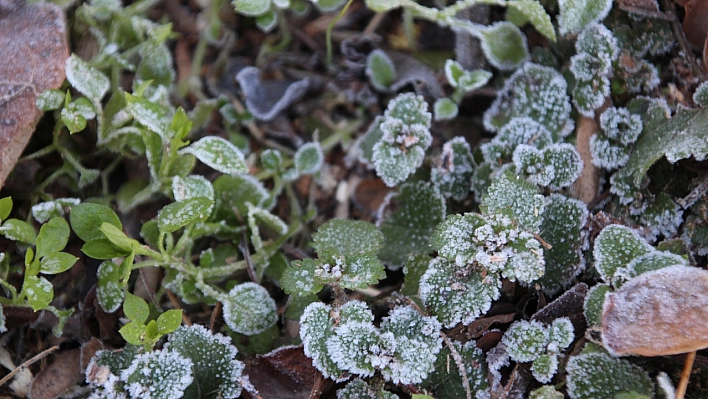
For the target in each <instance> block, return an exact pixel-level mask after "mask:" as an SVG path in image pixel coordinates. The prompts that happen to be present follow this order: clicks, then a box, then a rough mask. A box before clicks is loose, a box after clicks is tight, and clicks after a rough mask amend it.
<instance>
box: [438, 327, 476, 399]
mask: <svg viewBox="0 0 708 399" xmlns="http://www.w3.org/2000/svg"><path fill="white" fill-rule="evenodd" d="M440 336H441V337H442V339H443V341H445V345H447V347H448V348H450V353H451V354H452V358H453V359H455V364H456V365H457V371H459V372H460V377H462V385H463V386H464V387H465V396H466V397H467V399H472V390H471V389H470V380H469V379H467V368H465V362H464V361H463V360H462V356H460V353H459V352H458V351H457V349H456V348H455V345H454V344H453V343H452V341H451V340H450V338H449V337H448V336H447V335H445V333H444V332H442V331H440Z"/></svg>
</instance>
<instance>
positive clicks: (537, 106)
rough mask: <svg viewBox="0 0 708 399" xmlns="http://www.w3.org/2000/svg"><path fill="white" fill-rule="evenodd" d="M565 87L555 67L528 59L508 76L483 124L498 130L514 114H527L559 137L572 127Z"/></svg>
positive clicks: (568, 99) (514, 115) (524, 115)
mask: <svg viewBox="0 0 708 399" xmlns="http://www.w3.org/2000/svg"><path fill="white" fill-rule="evenodd" d="M566 91H567V83H566V81H565V79H564V78H563V76H562V75H561V74H560V73H559V72H558V71H556V70H555V69H554V68H550V67H544V66H541V65H537V64H533V63H526V64H524V66H522V67H521V68H519V69H518V70H517V71H516V72H514V74H513V75H511V77H509V79H507V81H506V83H505V84H504V88H503V89H502V90H501V91H500V92H499V93H498V94H497V98H496V99H495V100H494V102H493V103H492V106H491V107H490V108H489V109H488V110H487V111H486V112H485V113H484V127H485V128H486V129H487V130H490V131H493V132H496V131H499V129H501V128H502V127H503V126H504V125H506V124H507V123H509V122H510V121H511V120H512V119H513V118H519V117H528V118H530V119H532V120H534V121H536V122H537V123H539V124H540V125H542V126H543V127H544V128H546V130H548V131H549V132H551V134H552V136H553V141H558V140H560V139H561V138H564V137H566V136H567V135H568V134H570V132H572V130H573V122H572V120H571V119H570V110H571V105H570V98H569V97H568V95H567V94H566Z"/></svg>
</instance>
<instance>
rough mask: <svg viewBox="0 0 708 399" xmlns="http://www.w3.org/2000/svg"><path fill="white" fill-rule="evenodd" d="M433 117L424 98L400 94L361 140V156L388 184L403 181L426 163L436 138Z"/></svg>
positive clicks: (392, 184)
mask: <svg viewBox="0 0 708 399" xmlns="http://www.w3.org/2000/svg"><path fill="white" fill-rule="evenodd" d="M431 118H432V117H431V115H430V112H428V104H427V103H426V102H425V100H424V99H423V97H421V96H417V95H415V94H412V93H404V94H399V95H398V96H397V97H395V98H394V99H393V100H391V101H390V102H389V104H388V108H387V109H386V112H385V113H384V115H383V117H377V118H376V119H375V120H374V123H373V124H372V125H371V127H370V128H369V130H368V132H367V133H366V136H364V137H363V138H362V140H361V141H360V142H359V149H360V152H361V154H360V155H361V159H362V160H363V161H365V162H367V163H370V164H372V165H373V166H374V168H375V169H376V174H378V175H379V177H381V179H382V180H383V181H384V183H386V185H388V186H391V187H392V186H395V185H396V184H398V183H401V182H403V181H404V180H405V179H406V178H408V176H409V175H411V174H412V173H413V172H415V170H416V169H417V168H418V167H419V166H420V165H421V164H422V163H423V158H424V157H425V150H427V149H428V147H430V144H431V143H432V141H433V138H432V136H431V135H430V130H429V129H430V121H431Z"/></svg>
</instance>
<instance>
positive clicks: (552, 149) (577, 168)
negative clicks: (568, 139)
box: [543, 143, 583, 190]
mask: <svg viewBox="0 0 708 399" xmlns="http://www.w3.org/2000/svg"><path fill="white" fill-rule="evenodd" d="M543 161H544V163H545V164H546V165H549V166H550V167H551V169H552V170H553V177H552V178H551V181H550V183H549V184H548V187H549V188H550V189H551V190H560V189H562V188H565V187H568V186H570V185H571V184H573V183H574V182H575V180H577V179H578V177H580V172H581V171H582V169H583V160H582V159H581V158H580V154H579V153H578V151H577V150H576V149H575V147H574V146H572V145H571V144H567V143H559V144H553V145H551V146H549V147H547V148H544V149H543Z"/></svg>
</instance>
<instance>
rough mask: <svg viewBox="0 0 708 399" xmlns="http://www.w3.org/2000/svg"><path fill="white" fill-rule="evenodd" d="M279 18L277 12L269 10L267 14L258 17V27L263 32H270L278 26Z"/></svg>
mask: <svg viewBox="0 0 708 399" xmlns="http://www.w3.org/2000/svg"><path fill="white" fill-rule="evenodd" d="M278 18H279V16H278V14H277V13H276V12H275V11H273V10H269V11H267V12H266V13H265V14H263V15H259V16H257V17H256V26H258V29H260V30H262V31H263V32H270V31H271V30H273V28H275V27H276V25H278Z"/></svg>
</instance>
